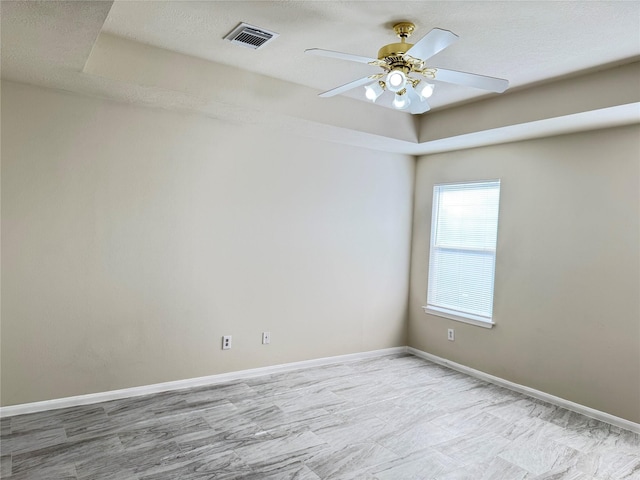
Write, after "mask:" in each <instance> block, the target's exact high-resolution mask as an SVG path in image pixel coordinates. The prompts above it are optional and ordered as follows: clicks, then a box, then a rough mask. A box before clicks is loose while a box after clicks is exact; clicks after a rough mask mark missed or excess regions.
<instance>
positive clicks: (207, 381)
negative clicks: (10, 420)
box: [0, 347, 407, 418]
mask: <svg viewBox="0 0 640 480" xmlns="http://www.w3.org/2000/svg"><path fill="white" fill-rule="evenodd" d="M406 352H407V347H393V348H384V349H381V350H372V351H369V352H360V353H351V354H347V355H338V356H335V357H325V358H316V359H313V360H303V361H300V362H293V363H284V364H280V365H273V366H269V367H260V368H252V369H249V370H240V371H237V372H229V373H220V374H217V375H209V376H206V377H197V378H188V379H186V380H176V381H173V382H164V383H156V384H153V385H143V386H140V387H131V388H123V389H121V390H111V391H108V392H98V393H89V394H86V395H77V396H74V397H65V398H55V399H53V400H44V401H41V402H33V403H22V404H19V405H9V406H6V407H0V418H1V417H12V416H15V415H24V414H27V413H36V412H43V411H46V410H57V409H60V408H67V407H76V406H79V405H90V404H92V403H100V402H107V401H110V400H119V399H122V398H129V397H138V396H141V395H149V394H151V393H160V392H167V391H171V390H181V389H183V388H193V387H202V386H207V385H215V384H218V383H223V382H232V381H234V380H239V379H243V378H251V377H259V376H261V375H271V374H274V373H282V372H289V371H292V370H300V369H303V368H310V367H319V366H322V365H331V364H334V363H342V362H350V361H355V360H362V359H364V358H373V357H381V356H385V355H393V354H397V353H406Z"/></svg>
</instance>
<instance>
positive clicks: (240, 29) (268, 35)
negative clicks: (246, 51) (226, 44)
mask: <svg viewBox="0 0 640 480" xmlns="http://www.w3.org/2000/svg"><path fill="white" fill-rule="evenodd" d="M277 37H278V34H277V33H276V32H271V31H269V30H265V29H264V28H260V27H255V26H253V25H249V24H248V23H241V24H240V25H238V26H237V27H236V28H234V29H233V30H232V31H231V32H229V33H228V34H227V36H225V37H224V38H225V40H229V41H230V42H231V43H233V44H235V45H240V46H241V47H246V48H252V49H254V50H256V49H258V48H261V47H264V46H265V45H266V44H267V43H269V42H270V41H271V40H274V39H276V38H277Z"/></svg>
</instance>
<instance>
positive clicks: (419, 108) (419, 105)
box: [407, 88, 431, 115]
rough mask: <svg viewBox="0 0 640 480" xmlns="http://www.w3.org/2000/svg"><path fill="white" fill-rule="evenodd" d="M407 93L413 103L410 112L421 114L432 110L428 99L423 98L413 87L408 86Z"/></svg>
mask: <svg viewBox="0 0 640 480" xmlns="http://www.w3.org/2000/svg"><path fill="white" fill-rule="evenodd" d="M407 95H409V99H410V100H411V105H409V112H410V113H411V114H413V115H420V114H421V113H424V112H428V111H429V110H431V107H430V106H429V104H428V103H427V101H426V100H422V99H421V98H420V95H418V94H417V93H416V91H415V90H414V89H413V88H407Z"/></svg>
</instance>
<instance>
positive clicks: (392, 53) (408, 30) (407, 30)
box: [378, 22, 416, 60]
mask: <svg viewBox="0 0 640 480" xmlns="http://www.w3.org/2000/svg"><path fill="white" fill-rule="evenodd" d="M415 28H416V26H415V25H414V24H413V23H411V22H400V23H396V24H395V25H394V26H393V30H394V31H395V32H396V35H397V36H398V37H400V43H390V44H389V45H385V46H384V47H382V48H381V49H380V50H378V59H379V60H384V59H385V58H388V57H401V56H402V55H404V54H405V53H407V51H408V50H409V49H410V48H411V47H413V44H412V43H407V42H406V40H407V38H408V37H409V36H411V34H412V33H413V31H414V30H415Z"/></svg>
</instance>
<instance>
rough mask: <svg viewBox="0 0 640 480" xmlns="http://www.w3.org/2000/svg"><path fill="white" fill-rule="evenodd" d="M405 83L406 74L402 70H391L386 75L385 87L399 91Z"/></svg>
mask: <svg viewBox="0 0 640 480" xmlns="http://www.w3.org/2000/svg"><path fill="white" fill-rule="evenodd" d="M406 84H407V76H406V75H405V74H404V72H403V71H402V70H391V71H390V72H389V74H388V75H387V88H388V89H389V90H391V91H392V92H399V91H400V90H402V89H403V88H404V86H405V85H406Z"/></svg>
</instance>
